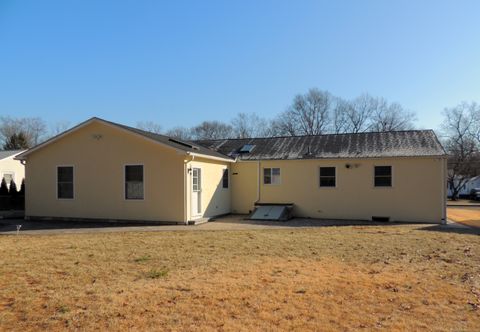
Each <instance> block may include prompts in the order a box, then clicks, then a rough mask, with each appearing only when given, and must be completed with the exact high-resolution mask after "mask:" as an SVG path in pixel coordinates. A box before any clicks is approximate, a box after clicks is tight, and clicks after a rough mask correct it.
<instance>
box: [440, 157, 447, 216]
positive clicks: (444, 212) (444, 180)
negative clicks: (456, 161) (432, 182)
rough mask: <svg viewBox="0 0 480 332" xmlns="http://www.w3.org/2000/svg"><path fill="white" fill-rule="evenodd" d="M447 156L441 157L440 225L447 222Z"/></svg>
mask: <svg viewBox="0 0 480 332" xmlns="http://www.w3.org/2000/svg"><path fill="white" fill-rule="evenodd" d="M447 160H448V159H447V158H442V159H441V161H442V190H441V194H442V205H443V206H442V225H446V224H447V195H446V190H447Z"/></svg>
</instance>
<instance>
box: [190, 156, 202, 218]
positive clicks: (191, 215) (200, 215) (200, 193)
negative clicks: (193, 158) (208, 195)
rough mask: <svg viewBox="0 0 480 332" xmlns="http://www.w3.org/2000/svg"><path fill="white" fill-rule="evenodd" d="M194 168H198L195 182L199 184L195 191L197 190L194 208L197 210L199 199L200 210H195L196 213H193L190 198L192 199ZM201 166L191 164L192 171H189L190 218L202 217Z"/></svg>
mask: <svg viewBox="0 0 480 332" xmlns="http://www.w3.org/2000/svg"><path fill="white" fill-rule="evenodd" d="M194 169H198V170H200V172H199V176H198V179H197V181H198V183H197V186H198V184H200V186H198V189H199V190H197V191H195V192H198V196H197V208H196V210H197V211H198V202H199V201H200V212H197V213H195V214H194V213H193V204H192V200H193V193H194V190H193V170H194ZM202 173H203V171H202V167H200V166H195V165H192V173H191V176H190V177H191V179H190V217H191V219H193V218H202V217H203V213H202V210H203V202H202V187H203V179H202Z"/></svg>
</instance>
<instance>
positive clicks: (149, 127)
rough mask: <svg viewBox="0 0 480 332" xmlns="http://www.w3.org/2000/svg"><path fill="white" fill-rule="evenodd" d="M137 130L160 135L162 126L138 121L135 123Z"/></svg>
mask: <svg viewBox="0 0 480 332" xmlns="http://www.w3.org/2000/svg"><path fill="white" fill-rule="evenodd" d="M137 128H138V129H141V130H145V131H148V132H151V133H154V134H161V133H162V126H161V125H159V124H158V123H156V122H153V121H139V122H137Z"/></svg>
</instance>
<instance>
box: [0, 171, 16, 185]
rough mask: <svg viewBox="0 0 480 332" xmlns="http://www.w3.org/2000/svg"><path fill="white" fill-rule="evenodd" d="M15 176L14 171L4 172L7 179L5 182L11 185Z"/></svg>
mask: <svg viewBox="0 0 480 332" xmlns="http://www.w3.org/2000/svg"><path fill="white" fill-rule="evenodd" d="M13 177H14V173H11V172H8V173H3V178H4V179H5V182H6V183H7V185H10V183H11V182H12V180H13ZM0 180H1V179H0Z"/></svg>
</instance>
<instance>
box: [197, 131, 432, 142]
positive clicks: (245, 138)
mask: <svg viewBox="0 0 480 332" xmlns="http://www.w3.org/2000/svg"><path fill="white" fill-rule="evenodd" d="M404 132H434V133H435V131H434V130H433V129H405V130H385V131H364V132H361V133H351V132H350V133H328V134H327V133H326V134H317V135H281V136H259V137H244V138H213V139H197V140H191V141H193V142H197V141H223V140H229V141H239V140H249V139H274V138H293V137H320V136H342V135H367V134H390V133H404Z"/></svg>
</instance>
